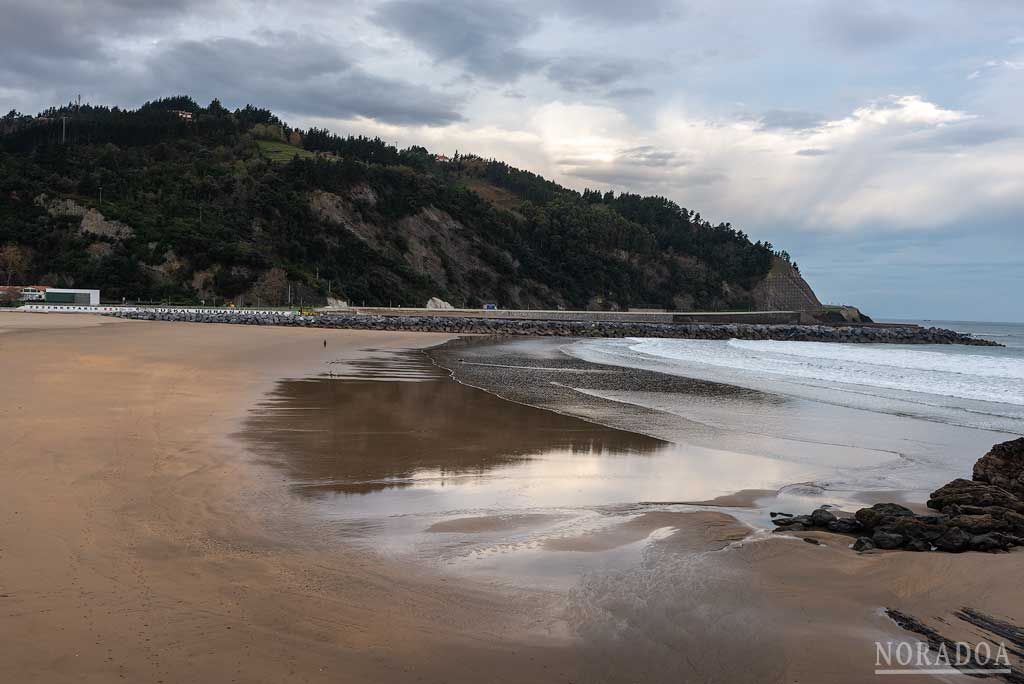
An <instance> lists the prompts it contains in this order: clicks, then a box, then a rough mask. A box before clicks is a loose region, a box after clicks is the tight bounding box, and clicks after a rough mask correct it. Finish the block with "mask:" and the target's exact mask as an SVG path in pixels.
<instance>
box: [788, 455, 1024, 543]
mask: <svg viewBox="0 0 1024 684" xmlns="http://www.w3.org/2000/svg"><path fill="white" fill-rule="evenodd" d="M1020 494H1024V439H1017V440H1014V441H1012V442H1004V443H1003V444H997V445H996V446H994V447H993V448H992V450H991V451H989V452H988V453H987V454H986V455H985V456H983V457H982V458H981V459H979V460H978V462H977V464H975V466H974V480H963V479H956V480H953V481H952V482H950V483H948V484H946V485H944V486H942V487H940V488H939V489H937V490H935V491H934V492H932V495H931V497H930V498H929V500H928V507H929V508H931V509H933V510H935V511H938V514H937V515H917V514H916V513H914V512H913V511H911V510H910V509H909V508H907V507H905V506H900V505H899V504H894V503H880V504H875V505H874V506H870V507H868V508H862V509H860V510H859V511H857V512H856V513H855V514H854V517H853V518H841V517H837V516H836V515H835V514H834V513H832V512H831V511H829V510H828V509H826V508H819V509H818V510H816V511H814V512H813V513H811V514H810V515H788V514H784V513H778V514H776V515H775V517H774V518H773V520H772V522H773V523H775V525H776V527H777V529H776V531H777V532H783V531H801V530H814V529H826V530H828V531H830V532H837V533H840V534H850V535H858V539H857V541H856V542H855V543H854V544H853V549H854V550H855V551H869V550H871V549H874V548H879V549H906V550H908V551H947V552H950V553H960V552H963V551H989V552H995V551H1005V550H1007V549H1009V548H1011V547H1014V546H1022V545H1024V499H1022V498H1020V496H1019V495H1020Z"/></svg>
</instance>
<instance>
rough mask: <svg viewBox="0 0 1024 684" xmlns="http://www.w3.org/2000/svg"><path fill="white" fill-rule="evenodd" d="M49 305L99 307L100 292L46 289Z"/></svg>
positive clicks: (56, 288)
mask: <svg viewBox="0 0 1024 684" xmlns="http://www.w3.org/2000/svg"><path fill="white" fill-rule="evenodd" d="M46 303H47V304H76V305H78V306H99V305H100V291H99V290H68V289H64V288H58V287H48V288H46Z"/></svg>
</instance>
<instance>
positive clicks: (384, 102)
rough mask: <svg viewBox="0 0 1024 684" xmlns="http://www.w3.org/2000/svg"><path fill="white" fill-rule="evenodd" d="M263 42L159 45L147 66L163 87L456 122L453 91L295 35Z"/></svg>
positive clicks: (406, 119) (402, 120) (289, 106)
mask: <svg viewBox="0 0 1024 684" xmlns="http://www.w3.org/2000/svg"><path fill="white" fill-rule="evenodd" d="M265 38H267V42H257V41H254V40H243V39H238V38H221V39H216V40H208V41H181V42H177V43H172V44H170V45H167V46H164V48H163V49H161V50H160V51H159V52H158V53H157V55H156V56H155V57H154V58H153V59H152V61H151V62H150V64H149V68H150V70H151V72H152V74H153V77H154V78H153V80H154V81H155V82H158V83H161V84H163V85H164V86H165V87H166V88H167V89H168V90H169V92H189V93H195V94H196V95H197V97H199V98H200V99H203V100H205V99H211V98H213V97H219V98H221V99H223V100H224V101H225V102H226V103H230V104H234V105H239V104H244V103H248V102H252V103H259V104H261V105H263V106H267V107H270V108H272V109H277V110H279V111H287V112H294V113H297V114H303V115H311V116H325V117H334V118H348V117H353V116H363V117H368V118H372V119H377V120H378V121H383V122H385V123H392V124H427V125H438V124H446V123H451V122H453V121H459V120H461V118H462V117H461V115H460V114H459V113H458V111H457V109H456V107H455V105H456V104H458V102H457V101H455V100H454V99H453V98H452V97H450V96H447V95H442V94H440V93H438V92H435V91H433V90H431V89H429V88H426V87H421V86H416V85H412V84H409V83H405V82H402V81H398V80H395V79H391V78H386V77H381V76H376V75H373V74H370V73H368V72H366V71H364V70H363V69H361V68H360V67H359V66H358V65H356V64H354V63H352V62H351V61H350V60H348V59H347V58H346V57H345V56H344V55H342V54H341V52H340V51H339V50H338V49H337V48H335V47H334V46H332V45H329V44H326V43H322V42H318V41H315V40H310V39H309V37H308V36H304V35H299V34H290V33H289V34H269V35H267V36H265Z"/></svg>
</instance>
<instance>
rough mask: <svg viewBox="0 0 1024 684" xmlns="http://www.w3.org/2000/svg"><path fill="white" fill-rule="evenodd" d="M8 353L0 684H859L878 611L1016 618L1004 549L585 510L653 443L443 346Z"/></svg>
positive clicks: (197, 342) (156, 337)
mask: <svg viewBox="0 0 1024 684" xmlns="http://www.w3.org/2000/svg"><path fill="white" fill-rule="evenodd" d="M0 332H2V334H0V378H2V381H0V382H2V383H3V384H2V390H3V391H2V393H0V425H2V430H3V435H4V439H3V443H2V446H0V468H2V469H3V474H4V476H3V478H2V479H0V643H2V644H3V647H2V648H3V658H2V659H0V681H11V682H19V683H20V682H72V681H74V682H110V681H121V680H124V681H132V682H167V683H170V682H228V681H238V682H282V681H296V682H348V681H352V682H357V681H358V682H367V681H370V682H390V681H410V682H411V681H425V682H442V681H448V682H477V681H507V682H538V681H542V682H548V681H551V682H589V681H615V682H618V681H623V682H625V681H634V682H635V681H650V682H669V681H671V682H678V681H707V682H712V681H721V682H737V681H744V682H745V681H757V682H773V681H778V682H862V681H866V680H870V679H872V678H873V671H874V669H875V666H876V659H875V641H878V640H882V641H886V640H913V639H914V638H913V637H912V636H911V635H909V634H908V633H907V632H905V631H903V630H901V629H900V628H899V627H898V626H897V625H896V624H895V623H894V622H893V621H892V620H891V619H890V618H888V617H887V616H886V615H885V614H884V612H883V611H884V609H885V608H892V609H897V610H900V611H903V612H906V613H908V614H911V615H913V616H915V617H917V618H919V619H921V620H922V621H925V622H928V623H929V624H931V625H933V626H934V627H936V628H941V630H942V632H943V634H944V635H945V636H948V637H950V638H953V639H956V638H958V637H963V638H968V637H969V638H973V639H977V638H979V636H981V637H985V638H988V637H989V636H990V635H985V634H982V633H980V632H979V631H978V630H977V629H976V628H975V627H973V626H971V625H969V624H967V623H965V622H962V621H959V620H958V619H957V618H956V617H955V613H956V611H958V610H960V609H962V608H964V607H965V606H969V607H971V608H974V609H977V610H979V611H982V612H984V613H986V614H989V615H992V616H995V617H998V618H1000V619H1004V620H1009V621H1013V622H1016V623H1018V624H1019V623H1020V622H1021V621H1022V620H1024V599H1022V598H1021V596H1020V593H1019V591H1018V590H1017V584H1018V579H1017V578H1019V576H1020V573H1021V570H1022V568H1024V565H1022V558H1024V555H1022V554H1021V553H1020V552H1011V553H1006V554H1000V555H989V554H977V553H967V554H962V555H955V556H954V555H947V554H935V553H933V554H913V553H900V552H892V553H873V554H865V555H857V554H854V553H853V552H851V551H850V550H849V549H848V548H847V545H848V544H849V542H850V539H849V538H847V537H842V536H838V535H831V534H825V533H807V534H805V535H803V536H811V537H815V538H817V539H818V540H819V541H821V542H822V544H821V545H812V544H808V543H805V542H803V541H801V540H800V539H799V538H797V537H792V536H786V537H782V536H779V535H776V536H775V537H770V535H764V534H755V535H751V531H752V530H751V527H749V526H748V525H746V524H744V523H743V522H742V521H741V520H740V519H738V517H739V518H741V517H742V515H741V513H740V512H739V511H741V510H742V507H743V506H745V505H749V504H750V502H751V501H752V500H753V499H755V498H757V497H759V496H762V495H764V494H766V492H765V491H764V490H762V489H760V488H759V487H757V486H756V485H757V482H754V481H752V482H750V483H747V482H746V481H744V484H741V485H738V486H736V487H735V488H734V489H733V490H732V494H730V493H728V492H721V493H720V492H715V491H712V492H711V493H710V495H708V496H703V495H702V492H703V490H698V489H693V488H689V489H688V488H687V487H684V486H683V483H681V482H680V483H679V484H678V486H674V485H673V482H672V481H671V478H667V477H664V476H663V477H662V478H661V479H664V480H667V482H666V483H665V484H664V485H663V487H664V489H660V488H659V489H658V490H656V491H657V493H658V494H659V495H660V494H661V493H662V491H664V492H665V496H669V495H670V494H671V493H672V490H673V489H678V490H679V491H680V492H682V493H681V494H680V495H679V496H678V497H676V498H675V501H679V502H683V501H690V502H698V501H700V502H703V503H702V504H696V503H691V504H689V505H686V506H680V507H677V508H668V509H666V508H665V507H664V506H662V507H655V508H650V509H646V508H644V506H645V505H646V503H645V501H644V500H642V499H640V498H638V497H634V498H633V499H631V501H632V502H633V504H632V507H631V508H630V509H629V510H625V509H623V508H622V507H617V508H616V507H609V506H603V505H600V504H599V503H595V502H599V501H601V500H603V499H601V497H605V498H607V496H608V494H607V488H606V487H605V485H604V484H602V481H598V480H594V479H593V478H587V477H584V474H583V473H581V472H580V470H579V468H580V467H581V464H594V463H598V462H600V463H609V462H616V463H620V464H621V463H624V464H628V465H629V468H630V470H629V471H628V473H626V475H628V476H630V477H633V475H634V474H635V473H638V472H643V471H642V469H643V468H644V467H651V464H654V465H657V464H659V463H662V462H665V461H663V460H659V459H667V458H668V457H669V456H671V452H666V451H664V449H666V448H668V447H666V445H667V444H668V443H667V442H666V441H665V440H664V439H661V438H659V437H657V436H652V435H640V434H636V433H632V432H629V431H626V430H621V429H616V428H611V427H603V426H602V425H600V424H595V423H594V422H586V421H583V420H581V419H579V418H574V417H572V416H568V415H562V414H559V413H554V412H551V411H546V410H544V409H541V408H533V407H531V406H527V405H523V404H519V403H512V402H508V401H505V400H504V399H500V398H498V397H496V396H495V395H493V394H490V393H487V392H484V391H482V390H478V389H474V388H472V387H468V386H466V385H462V384H458V383H456V382H455V381H453V380H451V379H450V378H449V377H448V376H447V374H446V373H445V372H443V371H441V370H439V369H437V368H435V367H433V366H432V365H431V364H430V363H429V362H428V361H426V360H425V359H424V358H418V356H417V355H416V354H415V352H414V350H417V349H421V348H424V347H428V346H431V345H436V344H439V343H441V342H444V341H445V340H446V338H445V337H443V336H440V335H430V334H408V333H387V332H360V331H336V330H303V329H289V328H273V327H243V326H228V325H203V324H186V323H180V324H179V323H158V322H154V323H149V322H141V321H122V320H114V319H105V318H98V317H92V316H73V315H64V316H60V317H58V316H45V315H35V316H33V315H28V314H11V313H4V314H0ZM325 340H326V346H325V345H324V341H325ZM511 389H514V388H510V390H511ZM602 410H603V409H602V407H601V406H600V405H598V404H592V405H590V406H589V411H590V413H589V414H588V415H586V417H587V418H588V419H590V420H592V421H593V420H598V419H599V418H600V417H601V415H602ZM325 426H329V427H325ZM488 426H490V427H488ZM702 453H703V452H702ZM708 453H709V454H710V452H708ZM723 453H725V452H723ZM289 454H290V455H289ZM540 455H543V457H541V456H540ZM979 455H980V454H979ZM612 456H614V458H612ZM723 458H728V455H727V454H726V455H724V456H723ZM602 459H603V460H602ZM567 464H568V465H567ZM645 464H646V466H645ZM570 467H571V468H572V469H571V470H566V468H570ZM524 469H525V470H524ZM531 469H532V470H531ZM552 473H554V476H552ZM417 478H419V479H417ZM424 478H426V479H424ZM516 478H518V479H516ZM552 478H553V479H552ZM620 479H621V478H620ZM748 479H750V478H748ZM577 481H578V482H579V484H578V485H577V484H575V483H576V482H577ZM549 482H556V483H557V482H562V483H563V485H562V486H561V488H559V487H556V486H551V485H549V484H548V483H549ZM566 482H572V483H574V484H573V486H571V487H570V486H565V485H564V483H566ZM591 483H596V484H591ZM748 485H750V486H748ZM616 486H619V485H616ZM442 489H444V490H445V491H444V493H443V497H448V498H443V497H442V495H440V494H438V492H440V491H441V490H442ZM741 490H742V491H741ZM652 491H653V490H652ZM691 491H692V492H693V493H694V496H689V493H690V492H691ZM616 496H618V494H616ZM451 497H455V498H454V499H453V498H451ZM485 500H486V501H490V503H489V504H487V505H486V506H485V505H484V504H483V503H481V502H483V501H485ZM452 501H455V502H456V503H454V504H453V503H451V502H452ZM524 501H526V502H529V505H527V504H524V503H522V502H524ZM453 511H457V512H453ZM523 539H528V540H529V543H524V542H523ZM498 547H500V548H503V549H511V551H509V552H502V553H500V554H493V553H484V552H483V550H484V549H490V548H498ZM538 567H539V568H542V569H544V571H545V572H549V573H551V574H550V575H545V574H540V575H532V574H531V572H533V571H534V570H535V569H536V568H538ZM581 568H582V569H583V570H582V571H581ZM552 578H557V579H552ZM520 580H521V581H520ZM918 679H919V680H920V681H935V678H934V677H927V678H925V677H922V678H917V677H913V676H909V677H908V676H904V677H902V678H900V681H905V680H909V681H915V680H918ZM962 679H963V677H956V676H954V677H952V678H951V679H950V681H958V680H962Z"/></svg>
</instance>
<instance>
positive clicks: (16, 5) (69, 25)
mask: <svg viewBox="0 0 1024 684" xmlns="http://www.w3.org/2000/svg"><path fill="white" fill-rule="evenodd" d="M201 4H202V5H203V6H209V5H212V4H214V3H200V2H199V0H166V1H150V2H145V1H131V0H90V1H89V2H80V1H78V0H47V1H45V2H18V1H17V0H14V1H11V0H0V76H2V78H3V81H2V82H0V85H6V86H8V87H19V88H24V87H31V86H32V85H35V87H36V88H45V87H47V86H49V85H51V83H50V82H51V81H52V80H53V79H64V80H66V81H67V82H69V83H75V82H82V81H84V82H86V83H88V82H89V80H90V79H91V78H94V77H96V76H98V75H99V74H100V73H102V72H103V70H104V69H107V68H109V67H110V66H111V65H113V64H114V63H116V61H117V58H118V54H117V51H116V47H115V44H116V39H118V38H120V37H123V36H126V35H135V36H137V35H138V34H139V33H143V32H146V31H148V30H159V29H160V28H161V26H163V25H164V24H165V23H166V22H168V21H172V20H174V19H175V18H176V17H180V16H183V15H184V14H186V13H187V12H189V11H191V10H193V9H195V8H196V7H198V6H200V5H201Z"/></svg>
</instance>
